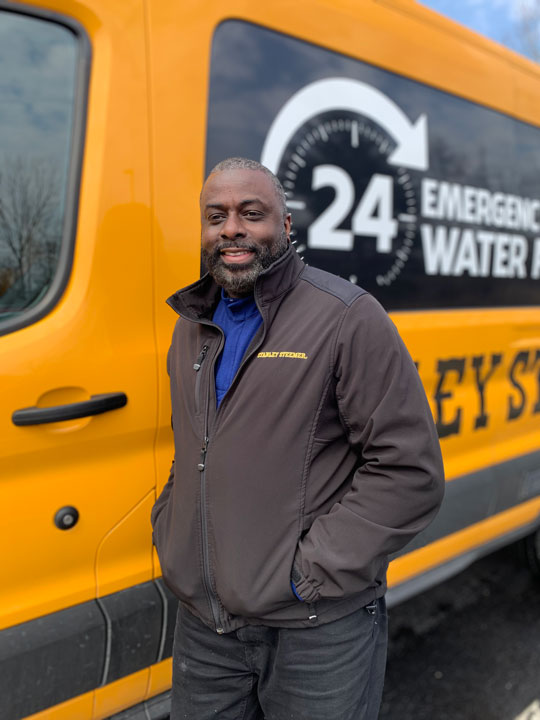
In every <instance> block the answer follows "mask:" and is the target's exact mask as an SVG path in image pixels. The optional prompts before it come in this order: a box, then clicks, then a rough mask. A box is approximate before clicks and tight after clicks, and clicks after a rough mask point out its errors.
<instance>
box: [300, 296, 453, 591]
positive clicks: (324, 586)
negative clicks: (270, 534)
mask: <svg viewBox="0 0 540 720" xmlns="http://www.w3.org/2000/svg"><path fill="white" fill-rule="evenodd" d="M334 372H335V382H336V397H337V403H338V409H339V413H340V417H341V422H342V425H343V428H344V431H345V433H346V435H347V439H348V442H349V444H350V445H351V447H352V449H353V450H354V452H355V453H356V454H357V456H358V468H357V470H356V472H355V475H354V478H353V481H352V485H351V486H350V488H349V489H348V491H347V492H346V493H345V495H344V496H343V497H342V498H341V500H340V501H339V502H338V503H336V504H335V505H334V506H333V507H332V508H331V510H330V511H329V512H328V514H325V515H321V516H319V517H318V518H316V519H315V521H314V522H313V524H312V526H311V528H310V530H309V532H308V533H307V534H306V535H305V537H304V538H303V539H302V540H301V541H300V543H299V545H298V549H297V551H296V555H295V560H294V567H293V575H292V578H293V581H294V583H295V586H296V588H297V591H298V593H299V594H300V595H301V596H302V598H303V599H304V600H306V601H307V602H314V601H316V600H317V599H318V598H319V597H346V596H348V595H352V594H354V593H358V592H361V591H362V590H364V589H365V588H367V587H369V586H370V585H372V584H373V582H374V580H375V578H376V577H377V576H380V574H381V570H384V567H385V565H386V562H387V556H388V555H389V554H390V553H394V552H396V551H397V550H399V549H401V548H402V547H403V546H404V545H405V544H406V543H407V542H408V541H409V540H411V539H412V538H413V537H414V536H415V535H416V534H417V533H418V532H420V531H421V530H423V529H424V528H425V527H426V526H427V525H428V524H429V523H430V522H431V520H432V519H433V518H434V516H435V514H436V512H437V510H438V508H439V505H440V503H441V501H442V497H443V493H444V471H443V465H442V458H441V452H440V447H439V441H438V438H437V434H436V430H435V426H434V423H433V418H432V415H431V411H430V409H429V405H428V402H427V399H426V396H425V393H424V389H423V387H422V383H421V381H420V377H419V375H418V371H417V369H416V367H415V365H414V363H413V361H412V360H411V357H410V355H409V353H408V351H407V349H406V348H405V345H404V344H403V342H402V340H401V338H400V337H399V335H398V332H397V330H396V328H395V326H394V324H393V323H392V321H391V320H390V318H389V317H388V315H387V314H386V312H385V311H384V310H383V308H382V307H381V306H380V305H379V304H378V303H377V301H376V300H375V299H374V298H373V297H372V296H370V295H362V296H360V297H359V298H357V299H356V300H355V301H354V302H353V303H352V305H351V306H350V307H349V308H348V309H347V310H346V312H345V314H344V317H343V320H342V325H341V328H340V330H339V334H338V338H337V343H336V348H335V357H334Z"/></svg>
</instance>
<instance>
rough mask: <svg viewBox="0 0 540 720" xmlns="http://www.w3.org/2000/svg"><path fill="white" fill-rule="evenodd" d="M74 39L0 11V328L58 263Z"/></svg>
mask: <svg viewBox="0 0 540 720" xmlns="http://www.w3.org/2000/svg"><path fill="white" fill-rule="evenodd" d="M77 44H78V43H77V38H76V36H75V35H74V34H73V33H72V32H71V31H70V30H69V29H68V28H67V27H64V26H63V25H59V24H57V23H53V22H50V21H48V20H43V19H40V18H35V17H31V16H28V15H21V14H17V13H14V12H9V11H0V95H1V97H2V112H1V113H0V327H3V328H4V329H5V326H6V324H7V322H8V321H9V320H13V318H16V317H20V316H22V315H23V314H25V313H28V311H29V310H30V309H31V308H34V307H35V306H36V305H37V304H38V303H39V302H40V300H41V299H42V298H43V297H44V296H45V294H46V293H47V291H48V289H49V288H50V286H51V284H52V282H53V280H54V278H55V275H56V274H57V271H58V267H59V256H60V249H61V245H62V235H63V225H64V215H65V212H66V202H65V197H66V187H67V177H68V167H69V159H70V158H69V155H70V146H71V134H72V125H73V108H74V95H75V76H76V70H77Z"/></svg>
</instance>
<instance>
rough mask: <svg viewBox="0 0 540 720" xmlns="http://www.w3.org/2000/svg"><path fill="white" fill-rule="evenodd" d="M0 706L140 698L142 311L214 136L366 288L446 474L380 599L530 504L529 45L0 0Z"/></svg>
mask: <svg viewBox="0 0 540 720" xmlns="http://www.w3.org/2000/svg"><path fill="white" fill-rule="evenodd" d="M0 93H1V111H0V333H1V335H2V337H1V338H0V356H1V361H0V362H1V364H0V367H1V371H2V388H1V398H2V400H1V409H2V412H1V416H0V423H1V425H0V442H1V451H0V533H1V543H2V549H3V551H2V565H1V569H2V572H1V575H2V591H1V595H0V717H1V718H2V720H18V719H19V718H26V717H32V718H34V720H37V719H39V720H45V719H46V720H76V719H78V718H80V719H81V720H87V719H90V718H94V719H95V720H98V719H101V718H108V717H110V716H113V715H115V716H116V717H117V718H132V719H135V718H138V717H146V718H153V719H154V720H156V719H157V718H162V717H165V716H166V714H167V689H168V687H169V685H170V655H171V632H172V628H173V626H174V620H175V601H174V598H173V597H172V595H171V593H170V592H169V591H168V590H167V588H166V587H165V586H164V584H163V582H162V580H161V578H160V569H159V565H158V562H157V559H156V556H155V555H154V553H153V549H152V541H151V531H150V524H149V514H150V508H151V506H152V504H153V502H154V500H155V497H156V494H157V493H159V491H160V490H161V487H162V485H163V483H164V482H165V480H166V478H167V476H168V469H169V465H170V460H171V457H172V435H171V431H170V407H169V397H168V382H167V375H166V367H165V355H166V352H167V348H168V344H169V339H170V334H171V330H172V326H173V323H174V319H175V318H174V314H173V313H172V312H171V311H170V309H169V308H167V306H166V305H165V298H167V297H168V296H169V295H170V294H171V293H172V292H173V291H175V290H176V289H177V288H179V287H181V286H183V285H185V284H187V283H189V282H191V281H193V280H194V279H196V277H197V276H198V274H199V272H200V246H199V218H198V193H199V190H200V187H201V184H202V181H203V178H204V176H205V173H206V172H207V171H208V170H209V168H210V167H212V165H213V164H215V163H216V162H217V161H218V160H221V159H222V158H224V157H227V156H231V155H243V156H249V157H253V158H255V159H259V160H261V161H262V162H263V163H265V164H266V165H267V166H268V167H270V168H271V169H272V170H273V171H275V172H276V173H277V174H278V176H279V177H280V178H281V180H282V182H283V184H284V186H285V189H286V191H287V195H288V203H289V206H290V209H291V212H292V213H293V218H294V227H295V232H296V236H295V240H296V243H297V248H298V250H299V252H300V253H301V255H303V257H304V258H305V260H306V262H309V263H311V264H314V265H318V266H321V267H323V268H325V269H328V270H330V271H332V272H335V273H338V274H340V275H342V276H344V277H346V278H348V279H349V280H350V281H351V282H353V283H359V284H360V285H362V286H364V287H366V289H368V290H369V291H372V292H373V293H374V294H375V295H376V296H377V297H378V298H379V299H380V300H381V302H382V303H383V304H384V305H385V307H386V308H387V309H388V311H389V312H391V314H392V317H393V318H394V320H395V322H396V323H397V325H398V326H399V329H400V332H401V333H402V335H403V337H404V339H405V341H406V342H407V344H408V346H409V348H410V351H411V353H412V355H413V357H414V359H415V361H416V362H417V364H418V369H419V372H420V375H421V377H422V380H423V382H424V385H425V388H426V391H427V394H428V397H429V399H430V402H431V403H432V409H433V413H434V417H435V419H436V422H437V427H438V430H439V434H440V437H441V443H442V448H443V454H444V458H445V464H446V472H447V477H448V491H447V497H446V500H445V504H444V506H443V509H442V511H441V513H440V515H439V517H438V519H437V520H436V521H435V523H434V524H433V525H432V526H431V528H430V529H429V530H428V531H427V532H426V533H425V534H424V535H423V536H422V537H420V538H418V539H417V540H416V541H415V542H414V544H413V545H411V546H409V547H408V548H407V549H406V551H405V552H404V553H403V554H402V555H400V557H398V558H396V559H395V560H394V561H393V563H392V564H391V568H390V582H391V589H390V592H389V599H390V600H391V602H397V601H399V600H400V599H403V598H405V597H408V596H410V595H412V594H413V593H415V592H418V591H419V590H421V589H422V588H424V587H427V586H428V585H430V584H433V583H435V582H438V581H439V580H440V579H442V578H444V577H446V576H448V575H450V574H451V573H453V572H456V571H457V570H458V569H460V568H461V567H463V566H464V565H466V564H468V563H470V562H471V561H472V560H473V559H474V558H476V557H479V556H480V555H482V554H485V553H487V552H489V551H491V549H493V548H495V547H497V546H499V545H502V544H505V543H509V542H510V541H513V540H515V539H518V538H522V537H526V536H527V538H528V539H527V541H526V547H527V550H528V553H529V555H530V557H531V562H532V563H533V564H536V566H538V563H539V555H540V550H539V543H538V534H535V533H537V529H538V527H539V525H540V309H539V305H540V294H539V286H540V283H539V280H540V175H539V173H538V167H540V128H539V120H538V103H539V99H540V71H539V69H538V66H536V65H534V64H533V63H531V62H528V61H526V60H525V59H523V58H520V57H518V56H517V55H515V54H513V53H511V52H510V51H506V50H504V49H502V48H499V47H498V46H496V45H494V44H493V43H491V42H489V41H487V40H484V39H481V38H479V37H477V36H475V35H474V34H473V33H471V32H468V31H466V30H464V29H462V28H460V27H458V26H457V25H455V24H454V23H452V22H450V21H447V20H445V19H443V18H441V17H439V16H438V15H436V14H434V13H433V12H431V11H429V10H427V9H425V8H423V7H422V6H421V5H419V4H417V3H415V2H414V1H413V0H354V2H353V0H297V1H296V2H295V3H285V2H282V1H281V0H270V1H269V2H266V3H254V2H247V1H246V0H227V2H224V0H206V1H205V2H204V3H201V2H196V1H195V0H115V2H110V0H108V1H106V0H77V2H75V1H74V0H28V2H26V3H24V4H22V3H21V4H19V3H17V2H11V1H8V2H6V1H5V0H0Z"/></svg>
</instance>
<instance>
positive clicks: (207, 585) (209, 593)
mask: <svg viewBox="0 0 540 720" xmlns="http://www.w3.org/2000/svg"><path fill="white" fill-rule="evenodd" d="M207 353H208V345H203V348H202V350H201V352H200V353H199V356H198V357H197V360H196V361H195V363H194V365H193V369H194V370H195V372H196V373H197V380H196V381H195V386H196V387H195V393H196V401H197V404H198V402H199V392H200V375H199V372H200V369H201V366H202V364H203V362H204V359H205V358H206V355H207ZM209 409H210V384H208V388H207V392H206V405H205V412H204V436H203V443H202V447H201V453H200V457H199V463H198V464H197V470H198V471H199V473H200V478H201V481H200V494H201V500H200V514H201V535H202V555H203V585H204V589H205V592H206V597H207V599H208V602H209V604H210V609H211V611H212V617H213V619H214V625H215V628H216V632H217V633H218V635H222V634H223V633H224V632H225V631H224V629H223V626H222V624H221V620H220V610H219V604H218V602H217V598H216V595H215V593H214V591H213V589H212V576H211V573H210V557H209V550H208V519H207V517H206V454H207V452H208V442H209V438H208V412H209Z"/></svg>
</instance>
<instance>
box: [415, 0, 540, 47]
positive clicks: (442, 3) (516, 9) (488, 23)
mask: <svg viewBox="0 0 540 720" xmlns="http://www.w3.org/2000/svg"><path fill="white" fill-rule="evenodd" d="M419 2H421V4H422V5H426V6H427V7H430V8H432V9H433V10H436V11H437V12H440V13H441V14H442V15H446V16H447V17H449V18H452V20H456V21H457V22H459V23H461V24H462V25H466V26H467V27H469V28H471V29H472V30H475V31H476V32H479V33H481V34H482V35H486V36H487V37H490V38H491V39H492V40H496V41H497V42H500V43H501V44H503V45H506V46H508V47H511V48H512V49H514V50H516V49H518V50H519V49H522V47H521V46H520V43H519V31H518V26H519V19H520V14H521V13H522V12H523V10H525V12H527V10H529V11H530V9H531V8H533V7H540V3H539V1H538V0H419Z"/></svg>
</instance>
